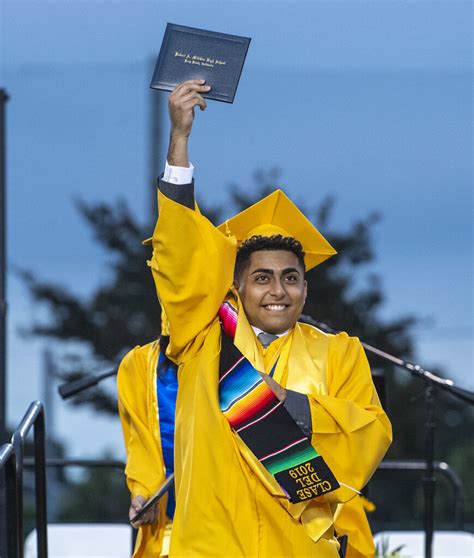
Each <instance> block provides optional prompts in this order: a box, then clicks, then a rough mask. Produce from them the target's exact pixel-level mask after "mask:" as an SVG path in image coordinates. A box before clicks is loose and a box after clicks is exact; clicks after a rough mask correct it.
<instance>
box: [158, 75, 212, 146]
mask: <svg viewBox="0 0 474 558" xmlns="http://www.w3.org/2000/svg"><path fill="white" fill-rule="evenodd" d="M210 89H211V88H210V86H209V85H206V83H205V81H204V80H202V79H191V80H188V81H185V82H183V83H180V84H179V85H178V86H177V87H176V88H175V89H174V91H173V92H172V93H171V95H170V97H169V100H168V107H169V114H170V120H171V132H172V135H174V136H176V137H177V136H183V137H186V138H187V137H188V136H189V135H190V133H191V129H192V125H193V120H194V108H195V107H196V106H198V107H199V108H200V109H201V110H206V107H207V104H206V101H205V99H204V97H203V96H202V95H203V93H206V92H208V91H210Z"/></svg>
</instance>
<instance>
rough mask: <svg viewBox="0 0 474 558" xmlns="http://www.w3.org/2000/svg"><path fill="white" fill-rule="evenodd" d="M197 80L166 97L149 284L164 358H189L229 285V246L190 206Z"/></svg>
mask: <svg viewBox="0 0 474 558" xmlns="http://www.w3.org/2000/svg"><path fill="white" fill-rule="evenodd" d="M208 90H209V88H208V87H207V86H206V85H205V84H204V83H203V82H202V81H199V80H191V81H187V82H184V83H182V84H180V85H179V86H178V87H177V88H176V89H175V90H174V91H173V93H172V94H171V95H170V98H169V115H170V123H171V134H170V144H169V149H168V161H167V168H166V172H165V177H166V178H167V179H166V180H163V179H161V180H160V182H159V192H158V215H159V218H158V222H157V225H156V228H155V232H154V235H153V259H152V271H153V278H154V280H155V285H156V288H157V292H158V293H159V298H160V301H161V304H162V305H163V306H164V309H165V311H166V314H167V316H168V318H169V322H170V337H171V343H170V346H169V349H168V353H169V356H170V357H171V358H172V359H173V360H175V361H176V362H182V361H184V360H186V359H187V358H192V356H193V355H194V354H195V351H196V350H197V348H198V347H199V344H200V342H201V341H202V339H203V337H204V334H205V333H206V331H207V328H208V326H209V325H210V323H211V322H212V321H213V319H214V318H215V317H216V315H217V311H218V309H219V306H220V304H221V302H222V300H223V299H224V297H225V295H226V294H227V291H228V290H229V288H230V286H231V285H232V280H233V269H234V262H235V252H236V249H235V242H233V241H232V240H230V239H229V238H227V237H225V236H224V235H223V234H222V233H221V232H219V231H218V230H217V229H216V228H215V227H214V225H212V223H211V222H210V221H209V220H208V219H206V218H205V217H204V216H203V215H201V213H200V212H199V209H198V208H197V206H196V205H195V202H194V183H193V182H192V180H191V181H190V182H188V183H184V184H183V183H182V180H181V179H180V176H181V177H182V176H183V175H184V176H186V175H187V176H189V169H190V168H192V165H191V164H190V162H189V153H188V149H189V137H190V134H191V131H192V126H193V121H194V111H195V108H196V106H199V108H200V109H201V110H205V108H206V102H205V100H204V98H203V97H202V93H204V92H206V91H208Z"/></svg>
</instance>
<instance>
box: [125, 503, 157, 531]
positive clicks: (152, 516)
mask: <svg viewBox="0 0 474 558" xmlns="http://www.w3.org/2000/svg"><path fill="white" fill-rule="evenodd" d="M144 503H145V499H144V498H143V497H142V496H137V497H136V498H133V500H132V502H131V505H130V509H129V511H128V517H129V518H130V521H131V522H132V525H133V527H134V528H135V529H138V527H140V526H141V525H150V524H152V523H155V521H156V520H157V519H158V517H159V512H160V510H159V508H158V505H157V504H155V505H154V506H152V507H151V508H150V509H149V510H148V511H147V512H146V513H145V514H143V515H142V517H140V519H138V520H137V521H133V518H134V517H135V516H136V515H137V513H138V512H139V511H140V510H141V509H142V507H143V504H144Z"/></svg>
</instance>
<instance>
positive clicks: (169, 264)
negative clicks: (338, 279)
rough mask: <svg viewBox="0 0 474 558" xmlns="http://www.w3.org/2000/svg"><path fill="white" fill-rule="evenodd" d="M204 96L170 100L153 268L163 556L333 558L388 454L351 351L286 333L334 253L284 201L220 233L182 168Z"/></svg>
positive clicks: (349, 344)
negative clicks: (165, 501)
mask: <svg viewBox="0 0 474 558" xmlns="http://www.w3.org/2000/svg"><path fill="white" fill-rule="evenodd" d="M207 90H208V88H207V86H206V85H205V84H204V83H203V82H200V81H197V80H193V81H189V82H185V83H183V84H181V85H180V86H178V87H177V88H176V90H175V91H174V92H173V93H172V94H171V96H170V102H169V108H170V118H171V140H170V147H169V152H168V162H167V166H166V169H165V174H164V177H163V179H162V180H161V181H160V185H159V195H158V206H159V219H158V222H157V226H156V229H155V233H154V235H153V249H154V252H153V258H152V261H151V267H152V271H153V276H154V279H155V283H156V287H157V293H159V297H160V301H161V303H162V305H163V307H164V309H165V312H166V314H167V316H168V318H169V322H170V339H171V341H170V344H169V347H168V349H167V355H168V356H169V358H171V359H172V360H173V361H174V362H176V364H177V365H178V366H179V369H178V383H179V390H178V397H177V401H176V426H175V450H174V458H175V463H174V466H175V486H176V511H175V517H174V522H173V532H172V536H171V546H170V556H171V558H175V557H179V558H181V557H182V558H192V557H211V556H215V557H242V558H244V557H245V558H248V557H253V556H255V557H257V556H258V557H270V556H271V557H272V558H273V557H277V556H280V557H285V558H291V557H298V556H314V557H318V558H336V557H337V556H338V548H339V545H338V542H337V540H336V538H335V535H334V517H335V514H336V510H337V506H338V504H340V503H341V502H345V501H348V500H350V499H352V498H353V497H355V496H356V495H357V493H358V491H359V490H360V489H361V488H362V487H363V486H364V485H365V484H366V482H367V481H368V479H369V478H370V476H371V475H372V473H373V471H374V470H375V468H376V467H377V465H378V463H379V461H380V460H381V459H382V457H383V455H384V454H385V451H386V449H387V447H388V446H389V444H390V441H391V428H390V423H389V421H388V419H387V417H386V415H385V413H384V412H383V410H382V408H381V407H380V403H379V400H378V397H377V394H376V392H375V389H374V387H373V384H372V380H371V375H370V370H369V366H368V363H367V359H366V357H365V354H364V352H363V349H362V347H361V345H360V343H359V341H358V340H357V339H355V338H350V337H348V336H347V335H346V334H339V335H336V336H331V335H326V334H324V333H323V332H321V331H319V330H317V329H315V328H313V327H311V326H308V325H305V324H300V323H298V322H297V320H298V317H299V315H300V313H301V311H302V309H303V305H304V301H305V298H306V280H305V271H306V270H307V269H310V268H311V267H314V266H315V265H318V264H319V263H321V262H323V261H324V260H325V259H327V258H328V257H331V256H332V255H333V254H334V253H335V251H334V250H333V248H332V247H331V246H330V245H329V243H328V242H327V241H326V240H325V239H324V238H323V237H322V236H321V234H320V233H319V232H318V231H317V230H316V229H315V228H314V227H313V225H312V224H311V223H310V222H309V221H308V220H307V219H306V218H305V217H304V216H303V215H302V214H301V212H300V211H299V210H298V209H297V208H296V207H295V206H294V205H293V204H292V203H291V201H290V200H289V199H288V198H286V196H285V195H284V194H283V193H282V192H281V191H276V192H274V193H273V194H271V195H270V196H268V197H267V198H265V199H264V200H262V201H261V202H259V203H257V204H255V205H254V206H252V207H250V208H248V209H247V210H246V211H244V212H243V213H241V214H240V215H238V216H236V217H235V218H233V219H231V220H229V221H227V222H226V223H224V224H223V225H222V226H221V227H219V229H217V228H215V227H214V226H213V225H212V224H211V223H210V222H209V221H208V220H207V219H206V218H205V217H203V216H202V215H201V214H200V212H199V209H198V208H197V206H196V204H195V202H194V192H193V180H192V172H193V167H192V166H191V165H190V163H189V158H188V138H189V136H190V134H191V129H192V124H193V118H194V109H195V107H196V106H199V107H200V108H201V109H202V110H204V109H205V108H206V103H205V100H204V98H203V97H202V95H201V94H202V93H204V92H205V91H207Z"/></svg>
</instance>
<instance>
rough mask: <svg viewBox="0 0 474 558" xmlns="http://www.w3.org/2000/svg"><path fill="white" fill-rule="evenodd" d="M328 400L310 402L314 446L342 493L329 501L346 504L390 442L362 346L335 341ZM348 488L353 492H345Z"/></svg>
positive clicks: (324, 397)
mask: <svg viewBox="0 0 474 558" xmlns="http://www.w3.org/2000/svg"><path fill="white" fill-rule="evenodd" d="M327 374H328V393H327V395H315V396H309V401H310V407H311V417H312V430H313V435H312V443H313V445H314V447H315V448H316V449H317V451H318V452H319V453H320V454H321V455H322V456H323V458H324V460H325V461H326V463H327V464H328V466H329V468H330V469H331V471H332V472H333V474H334V476H335V477H336V479H337V480H338V481H339V482H340V483H341V488H340V489H339V490H336V491H335V492H333V493H331V494H328V495H327V498H328V499H329V500H332V499H334V500H335V501H347V500H350V499H351V498H352V497H354V495H355V494H356V493H355V492H354V490H351V489H355V490H358V491H360V490H361V489H362V488H363V487H364V486H365V485H366V484H367V482H368V480H369V479H370V478H371V476H372V475H373V473H374V472H375V470H376V468H377V466H378V464H379V463H380V461H381V460H382V458H383V456H384V455H385V453H386V451H387V449H388V447H389V446H390V443H391V441H392V428H391V424H390V421H389V419H388V417H387V415H386V414H385V412H384V410H383V409H382V407H381V405H380V401H379V398H378V395H377V392H376V390H375V387H374V385H373V382H372V376H371V373H370V367H369V363H368V361H367V357H366V356H365V352H364V349H363V347H362V345H361V343H360V341H359V340H358V339H357V338H355V337H349V336H348V335H347V334H345V333H341V334H338V335H336V336H335V337H334V338H333V339H332V340H331V344H330V348H329V359H328V371H327ZM344 485H347V486H349V487H351V488H347V487H344Z"/></svg>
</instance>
